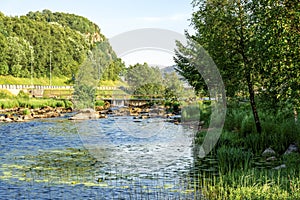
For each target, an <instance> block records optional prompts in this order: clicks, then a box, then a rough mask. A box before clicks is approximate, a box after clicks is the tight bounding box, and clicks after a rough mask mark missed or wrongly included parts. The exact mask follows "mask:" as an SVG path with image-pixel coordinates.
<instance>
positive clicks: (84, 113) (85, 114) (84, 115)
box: [69, 109, 99, 120]
mask: <svg viewBox="0 0 300 200" xmlns="http://www.w3.org/2000/svg"><path fill="white" fill-rule="evenodd" d="M97 118H99V114H98V113H96V111H95V110H93V109H82V110H80V111H79V112H78V113H77V114H76V115H74V116H73V117H70V118H69V120H87V119H97Z"/></svg>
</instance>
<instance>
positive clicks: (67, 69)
mask: <svg viewBox="0 0 300 200" xmlns="http://www.w3.org/2000/svg"><path fill="white" fill-rule="evenodd" d="M95 48H96V49H97V52H96V54H95V55H94V56H95V57H97V58H98V59H99V60H101V63H100V64H101V65H102V68H103V69H106V71H110V72H112V73H114V74H110V75H105V77H104V79H110V78H112V79H117V76H118V73H119V72H120V70H119V68H123V67H124V65H123V63H121V62H120V61H119V60H118V59H117V56H116V55H115V53H114V51H113V50H112V48H111V46H110V44H109V42H108V40H107V39H106V38H105V37H104V36H103V35H102V34H101V33H100V29H99V27H98V26H97V25H96V24H94V23H93V22H91V21H89V20H88V19H86V18H84V17H81V16H77V15H74V14H67V13H60V12H55V13H52V12H51V11H49V10H43V11H42V12H29V13H28V14H27V15H26V16H19V17H18V16H16V17H8V16H5V15H3V14H2V13H0V49H1V51H0V75H13V76H14V77H31V75H32V76H33V77H49V75H50V61H51V73H52V76H67V77H69V78H71V77H74V76H75V74H76V73H77V71H78V67H79V65H80V64H82V63H83V62H84V60H85V59H86V57H87V54H88V52H89V51H91V50H93V49H95ZM115 66H116V68H117V69H114V68H115ZM108 68H111V69H112V70H108Z"/></svg>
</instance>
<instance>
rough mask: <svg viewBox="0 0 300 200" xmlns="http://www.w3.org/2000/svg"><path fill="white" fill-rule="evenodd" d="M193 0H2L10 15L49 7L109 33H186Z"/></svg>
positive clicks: (6, 11) (3, 7) (3, 10)
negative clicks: (155, 30)
mask: <svg viewBox="0 0 300 200" xmlns="http://www.w3.org/2000/svg"><path fill="white" fill-rule="evenodd" d="M190 2H191V0H98V1H97V0H51V1H50V0H43V1H42V0H0V5H1V8H0V11H1V12H3V13H4V14H5V15H8V16H15V15H24V14H26V13H28V12H29V11H37V10H39V11H41V10H43V9H49V10H51V11H60V12H68V13H74V14H78V15H82V16H85V17H87V18H88V19H90V20H92V21H93V22H95V23H96V24H98V25H99V26H100V28H101V31H102V33H103V34H104V35H105V36H106V37H108V38H109V37H113V36H115V35H117V34H120V33H122V32H125V31H129V30H133V29H138V28H164V29H169V30H173V31H176V32H179V33H183V32H184V30H185V29H191V28H190V27H189V23H190V22H189V21H188V19H189V18H190V17H191V13H192V6H191V4H190Z"/></svg>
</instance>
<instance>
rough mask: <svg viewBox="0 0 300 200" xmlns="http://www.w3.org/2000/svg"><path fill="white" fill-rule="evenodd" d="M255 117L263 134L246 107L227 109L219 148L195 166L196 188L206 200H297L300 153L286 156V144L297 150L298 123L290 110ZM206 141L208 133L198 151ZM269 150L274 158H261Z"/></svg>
mask: <svg viewBox="0 0 300 200" xmlns="http://www.w3.org/2000/svg"><path fill="white" fill-rule="evenodd" d="M208 111H209V109H208ZM259 114H260V119H261V123H262V130H263V131H262V133H261V134H258V133H257V132H256V129H255V124H254V120H253V117H252V113H251V109H250V108H249V105H247V104H240V105H238V106H236V105H229V106H228V111H227V116H226V122H225V126H224V129H223V133H222V134H221V136H220V138H219V140H218V142H217V145H216V146H215V148H214V149H213V151H212V152H210V154H209V155H208V156H206V157H205V158H203V159H198V160H197V161H195V164H194V165H195V166H194V167H195V172H194V173H193V174H192V175H191V176H192V177H193V180H195V181H194V183H193V184H194V187H196V188H197V189H199V190H200V191H201V192H202V193H203V194H204V195H205V196H206V197H207V198H208V199H220V200H221V199H222V200H223V199H232V200H233V199H241V200H244V199H261V200H263V199H274V200H275V199H276V200H277V199H291V200H292V199H300V168H299V166H300V154H299V150H298V152H294V153H291V154H285V151H286V150H287V148H288V147H289V145H290V144H296V145H299V144H300V123H299V119H298V120H297V121H295V118H294V115H293V112H292V110H289V109H286V110H284V109H283V110H281V111H277V112H276V113H274V112H271V111H267V110H262V111H261V112H260V113H259ZM205 136H206V131H205V130H203V131H200V132H199V133H198V134H197V137H196V143H197V144H199V145H201V144H202V142H203V141H204V138H205ZM269 147H270V148H272V149H273V150H274V151H275V154H273V155H272V156H263V155H262V152H263V151H264V150H265V149H266V148H269ZM195 149H197V148H195ZM195 153H197V151H196V150H195ZM283 165H284V166H283ZM279 166H283V167H282V168H279V169H276V167H279Z"/></svg>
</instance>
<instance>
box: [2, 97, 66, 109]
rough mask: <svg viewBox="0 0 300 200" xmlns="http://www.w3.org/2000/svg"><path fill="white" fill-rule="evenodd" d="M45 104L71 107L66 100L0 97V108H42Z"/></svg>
mask: <svg viewBox="0 0 300 200" xmlns="http://www.w3.org/2000/svg"><path fill="white" fill-rule="evenodd" d="M45 106H50V107H53V108H55V107H65V108H69V107H72V103H71V102H70V101H68V100H60V99H20V98H15V99H0V108H1V109H9V108H18V107H22V108H33V109H35V108H42V107H45Z"/></svg>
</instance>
